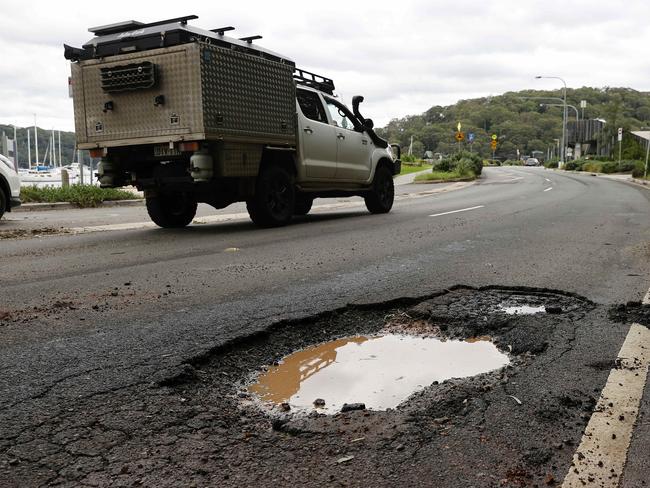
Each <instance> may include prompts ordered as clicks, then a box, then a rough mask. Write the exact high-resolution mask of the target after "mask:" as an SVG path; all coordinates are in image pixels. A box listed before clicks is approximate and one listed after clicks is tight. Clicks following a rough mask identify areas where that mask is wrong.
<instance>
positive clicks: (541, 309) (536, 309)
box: [499, 304, 546, 315]
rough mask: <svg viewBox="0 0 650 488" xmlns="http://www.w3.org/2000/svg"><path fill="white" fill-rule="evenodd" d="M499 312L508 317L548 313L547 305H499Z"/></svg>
mask: <svg viewBox="0 0 650 488" xmlns="http://www.w3.org/2000/svg"><path fill="white" fill-rule="evenodd" d="M499 310H501V311H502V312H505V313H506V314H507V315H534V314H537V313H546V306H545V305H505V304H502V305H499Z"/></svg>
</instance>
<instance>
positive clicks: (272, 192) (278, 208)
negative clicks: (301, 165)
mask: <svg viewBox="0 0 650 488" xmlns="http://www.w3.org/2000/svg"><path fill="white" fill-rule="evenodd" d="M295 199H296V192H295V189H294V187H293V182H292V181H291V176H290V175H289V173H287V171H285V170H284V169H283V168H280V167H278V166H269V167H267V168H264V169H262V171H261V172H260V175H259V176H258V178H257V183H256V184H255V196H254V197H253V198H252V199H251V200H248V201H247V202H246V209H247V210H248V215H250V218H251V220H252V221H253V222H254V223H255V225H259V226H260V227H279V226H281V225H286V224H288V223H289V221H290V220H291V217H292V216H293V212H294V208H295Z"/></svg>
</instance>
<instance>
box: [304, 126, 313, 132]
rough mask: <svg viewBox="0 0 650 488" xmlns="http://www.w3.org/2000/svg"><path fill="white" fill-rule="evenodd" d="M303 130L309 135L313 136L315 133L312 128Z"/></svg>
mask: <svg viewBox="0 0 650 488" xmlns="http://www.w3.org/2000/svg"><path fill="white" fill-rule="evenodd" d="M303 130H304V131H305V132H306V133H307V134H313V133H314V131H313V130H312V129H311V127H305V128H304V129H303Z"/></svg>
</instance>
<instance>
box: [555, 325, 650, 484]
mask: <svg viewBox="0 0 650 488" xmlns="http://www.w3.org/2000/svg"><path fill="white" fill-rule="evenodd" d="M648 364H650V329H648V328H647V327H644V326H642V325H639V324H633V325H632V327H630V331H629V332H628V334H627V337H626V338H625V342H624V343H623V346H622V347H621V350H620V352H619V353H618V359H617V360H616V367H615V368H614V369H612V370H611V371H610V373H609V378H607V383H606V384H605V388H603V391H602V392H601V394H600V399H599V400H598V404H597V405H596V408H595V409H594V413H593V415H592V416H591V419H590V420H589V423H588V424H587V428H586V429H585V432H584V435H583V436H582V440H581V442H580V446H578V449H577V450H576V452H575V454H574V456H573V461H572V462H571V467H570V468H569V472H568V474H567V475H566V478H564V483H562V488H583V487H585V486H593V487H601V488H616V487H617V486H618V485H619V481H620V479H621V474H622V473H623V468H624V467H625V462H626V460H627V452H628V449H629V447H630V442H631V440H632V431H633V429H634V425H635V423H636V419H637V416H638V414H639V404H640V402H641V398H642V396H643V389H644V387H645V383H646V378H647V375H648Z"/></svg>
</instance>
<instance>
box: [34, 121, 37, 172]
mask: <svg viewBox="0 0 650 488" xmlns="http://www.w3.org/2000/svg"><path fill="white" fill-rule="evenodd" d="M34 149H35V151H36V161H35V163H36V166H38V128H37V127H36V114H34Z"/></svg>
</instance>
